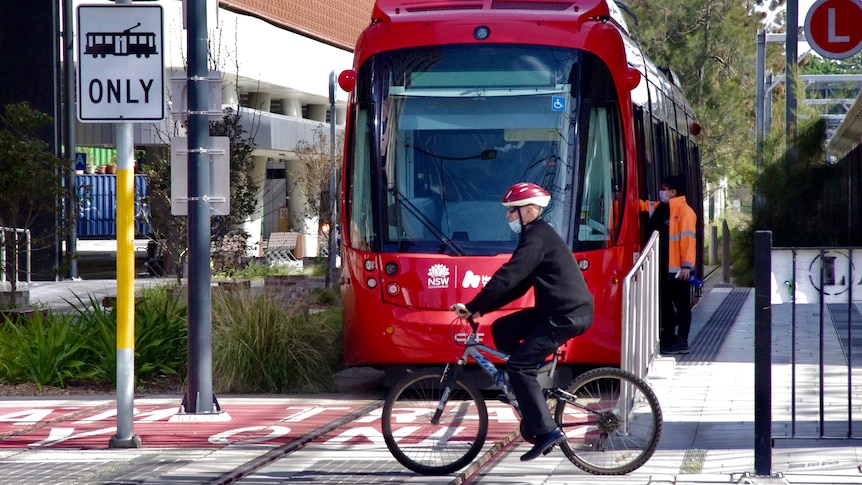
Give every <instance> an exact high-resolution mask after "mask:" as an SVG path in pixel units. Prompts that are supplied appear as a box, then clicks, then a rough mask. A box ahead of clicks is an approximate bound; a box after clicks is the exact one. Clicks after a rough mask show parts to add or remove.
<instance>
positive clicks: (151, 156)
mask: <svg viewBox="0 0 862 485" xmlns="http://www.w3.org/2000/svg"><path fill="white" fill-rule="evenodd" d="M210 136H226V137H228V138H229V139H230V214H227V215H223V216H216V217H212V218H211V220H210V221H211V226H210V234H211V238H212V240H213V242H214V243H215V245H216V246H217V247H221V246H223V245H224V244H223V240H225V239H226V238H228V239H230V240H231V241H235V240H236V239H237V237H238V236H239V237H241V239H242V241H246V240H247V239H248V236H249V235H248V234H247V233H246V232H245V231H244V230H243V228H242V225H243V223H244V222H245V221H246V220H247V219H248V218H249V216H250V215H251V214H253V213H254V212H255V210H256V207H257V194H258V192H259V191H260V182H259V181H257V180H255V178H254V175H253V170H254V161H253V159H252V152H253V151H254V136H253V134H251V133H249V132H248V131H247V130H246V129H245V128H244V127H243V124H242V116H241V114H240V113H239V112H237V111H235V110H234V109H232V108H226V109H225V110H224V116H223V117H222V119H221V120H219V121H216V122H211V123H210ZM143 172H144V173H145V174H147V176H148V181H149V185H148V189H149V190H148V192H149V193H148V195H147V197H146V199H145V200H144V203H145V204H146V205H147V208H148V211H147V214H146V216H147V217H148V221H147V222H148V223H149V224H150V227H151V228H152V230H153V239H154V240H156V241H157V243H158V244H159V245H160V246H161V248H162V249H163V250H164V251H166V252H167V253H168V254H170V258H169V259H170V261H172V262H173V265H174V268H173V270H174V271H176V275H177V278H178V279H180V278H182V267H183V264H184V263H185V261H186V256H187V254H186V252H187V248H188V219H187V218H186V217H184V216H173V215H172V214H171V160H170V148H168V147H157V148H154V149H149V150H148V151H147V161H146V162H145V163H144V164H143Z"/></svg>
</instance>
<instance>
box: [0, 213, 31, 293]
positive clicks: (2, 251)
mask: <svg viewBox="0 0 862 485" xmlns="http://www.w3.org/2000/svg"><path fill="white" fill-rule="evenodd" d="M7 232H16V233H22V234H24V242H25V243H26V249H25V250H24V256H25V257H24V274H26V275H27V279H26V282H27V283H30V274H31V273H32V271H31V269H32V268H31V267H30V253H31V247H30V244H31V243H30V230H29V229H21V228H17V227H2V226H0V282H2V283H5V282H6V233H7ZM14 255H15V257H16V258H17V257H19V253H18V248H17V247H16V248H15V251H14ZM17 273H18V272H17V271H16V273H15V274H14V275H12V278H14V280H13V281H14V282H15V283H18V282H19V280H18V274H17Z"/></svg>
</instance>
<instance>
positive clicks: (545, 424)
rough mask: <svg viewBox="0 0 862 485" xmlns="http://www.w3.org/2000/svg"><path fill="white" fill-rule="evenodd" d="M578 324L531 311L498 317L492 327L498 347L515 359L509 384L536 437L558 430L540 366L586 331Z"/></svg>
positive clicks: (511, 362) (510, 372)
mask: <svg viewBox="0 0 862 485" xmlns="http://www.w3.org/2000/svg"><path fill="white" fill-rule="evenodd" d="M576 321H578V320H577V319H571V318H568V317H555V318H553V320H552V318H551V317H550V316H549V315H548V314H547V313H543V312H540V311H538V310H536V309H534V308H528V309H526V310H521V311H519V312H515V313H512V314H510V315H506V316H505V317H501V318H498V319H497V320H496V321H495V322H494V323H493V324H492V325H491V334H492V335H493V337H494V344H495V345H496V346H497V348H498V349H500V350H502V351H503V352H506V353H508V354H510V356H511V357H510V358H509V362H508V363H507V364H506V369H507V371H508V374H509V383H510V384H511V386H512V391H513V392H514V393H515V397H516V398H517V399H518V405H519V406H520V408H521V417H522V419H523V421H524V427H525V428H526V430H527V431H528V432H530V433H532V434H533V435H534V436H541V435H543V434H547V433H549V432H551V431H553V430H554V428H556V427H557V424H556V422H554V419H553V418H552V417H551V412H550V410H548V404H547V402H546V399H545V395H544V394H543V392H542V387H541V386H540V385H539V381H538V379H537V378H536V375H537V370H538V367H539V365H541V364H542V362H543V361H544V360H545V357H547V356H548V355H549V354H551V353H552V352H554V351H555V350H557V347H559V346H560V345H562V344H563V343H565V342H566V341H567V340H569V339H571V338H572V337H576V336H578V335H580V334H582V333H583V332H584V331H585V330H586V327H584V326H583V325H579V324H577V323H574V322H576Z"/></svg>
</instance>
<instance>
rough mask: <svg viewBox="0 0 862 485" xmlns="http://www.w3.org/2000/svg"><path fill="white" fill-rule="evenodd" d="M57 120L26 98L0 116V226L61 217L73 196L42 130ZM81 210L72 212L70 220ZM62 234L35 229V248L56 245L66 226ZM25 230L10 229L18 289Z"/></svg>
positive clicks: (11, 266)
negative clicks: (67, 199)
mask: <svg viewBox="0 0 862 485" xmlns="http://www.w3.org/2000/svg"><path fill="white" fill-rule="evenodd" d="M52 123H53V120H52V118H51V117H50V116H49V115H47V114H45V113H42V112H40V111H38V110H35V109H33V108H32V107H30V105H29V104H27V103H15V104H9V105H6V106H5V108H4V112H3V115H2V116H0V164H2V167H3V170H0V226H2V227H7V228H18V229H27V230H30V229H32V228H33V227H34V226H36V225H39V224H41V222H42V221H48V219H51V220H50V221H48V222H50V224H48V223H46V224H41V225H43V226H51V227H53V226H55V225H56V224H54V221H59V220H62V217H61V215H62V214H61V212H60V210H61V207H62V204H61V203H60V201H61V200H63V198H65V197H67V196H69V195H70V194H69V192H68V191H67V190H66V187H65V184H64V180H65V178H66V173H67V170H69V168H68V167H66V164H65V162H64V160H63V159H61V158H59V157H57V156H55V155H54V152H53V150H52V149H51V146H50V145H49V144H48V143H47V142H46V141H45V140H44V138H43V137H42V136H41V134H42V133H43V132H44V130H46V129H48V128H49V127H50V126H51V125H52ZM75 216H76V214H67V219H69V218H72V217H75ZM59 226H61V227H58V228H57V231H58V232H57V234H47V235H44V237H38V235H36V234H35V233H33V232H32V231H31V237H32V239H31V241H30V244H31V251H37V250H40V249H44V248H47V247H51V245H53V243H54V241H55V238H56V237H60V236H61V235H62V233H63V231H64V227H62V225H59ZM22 244H23V243H22V241H21V234H20V233H19V232H17V231H11V232H9V233H7V234H6V243H5V245H4V246H3V247H2V250H3V251H6V253H7V256H9V257H7V258H6V259H5V265H6V267H5V268H2V269H3V270H5V271H7V272H8V274H9V275H10V276H11V277H10V278H9V280H10V281H11V284H12V288H11V289H12V291H13V292H14V291H15V289H16V286H17V282H18V270H19V258H18V255H19V254H20V253H21V252H22V251H23V249H22V248H23V246H22Z"/></svg>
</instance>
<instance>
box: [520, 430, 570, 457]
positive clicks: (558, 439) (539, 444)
mask: <svg viewBox="0 0 862 485" xmlns="http://www.w3.org/2000/svg"><path fill="white" fill-rule="evenodd" d="M563 441H566V435H565V434H564V433H563V430H561V429H560V428H554V430H553V431H551V432H550V433H548V434H546V435H544V436H541V437H539V438H538V440H536V444H535V445H533V447H532V448H531V449H530V451H528V452H526V453H524V454H523V455H521V461H530V460H532V459H535V458H538V457H539V455H544V454H547V453H548V452H549V451H551V448H553V447H554V445H558V444H560V443H562V442H563Z"/></svg>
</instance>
